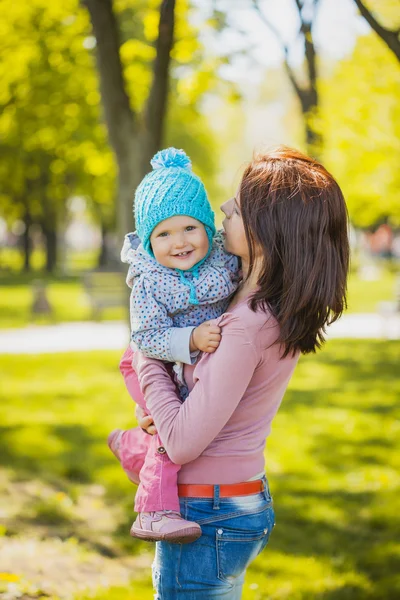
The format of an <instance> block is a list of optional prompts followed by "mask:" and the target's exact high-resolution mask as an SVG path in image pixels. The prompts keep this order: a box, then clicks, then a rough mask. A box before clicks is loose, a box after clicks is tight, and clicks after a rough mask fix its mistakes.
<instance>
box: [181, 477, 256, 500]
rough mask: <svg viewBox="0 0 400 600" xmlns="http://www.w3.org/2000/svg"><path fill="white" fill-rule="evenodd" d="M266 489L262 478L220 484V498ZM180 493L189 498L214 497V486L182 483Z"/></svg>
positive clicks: (244, 494)
mask: <svg viewBox="0 0 400 600" xmlns="http://www.w3.org/2000/svg"><path fill="white" fill-rule="evenodd" d="M263 490H264V483H263V481H262V480H261V479H256V480H255V481H244V482H243V483H229V484H222V485H220V486H219V495H220V498H230V497H231V496H249V495H250V494H258V493H259V492H262V491H263ZM178 495H179V496H182V497H188V498H213V497H214V486H213V485H208V484H205V485H203V484H197V483H180V484H179V485H178Z"/></svg>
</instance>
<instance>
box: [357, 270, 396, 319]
mask: <svg viewBox="0 0 400 600" xmlns="http://www.w3.org/2000/svg"><path fill="white" fill-rule="evenodd" d="M395 279H396V272H395V270H390V271H389V270H388V269H383V270H382V272H381V274H380V276H379V278H378V279H377V280H372V281H366V280H364V279H361V278H360V277H359V276H358V275H357V274H356V273H354V272H352V273H350V276H349V281H348V310H347V312H348V313H369V312H376V311H377V310H378V305H379V303H380V302H384V301H393V300H394V295H395Z"/></svg>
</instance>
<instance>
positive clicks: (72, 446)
mask: <svg viewBox="0 0 400 600" xmlns="http://www.w3.org/2000/svg"><path fill="white" fill-rule="evenodd" d="M399 351H400V343H399V342H398V341H396V342H387V341H385V342H373V341H371V340H363V341H355V340H346V341H339V340H335V341H331V342H328V344H327V345H326V347H325V348H324V349H323V351H322V352H320V353H319V354H318V355H316V356H307V357H303V358H302V359H301V360H300V363H299V366H298V368H297V370H296V372H295V375H294V377H293V379H292V381H291V383H290V386H289V390H288V392H287V394H286V397H285V399H284V401H283V404H282V407H281V409H280V412H279V413H278V416H277V417H276V419H275V420H274V424H273V430H272V434H271V436H270V438H269V441H268V445H267V451H266V464H267V472H268V475H269V479H270V484H271V487H272V490H273V493H274V499H275V510H276V519H277V526H276V528H275V530H274V532H273V534H272V536H271V541H270V544H269V545H268V547H267V549H266V550H265V552H263V553H262V554H261V555H260V556H259V557H258V558H257V559H256V561H255V562H254V563H253V564H252V566H251V567H250V569H249V571H248V574H247V577H246V583H245V589H244V595H243V598H244V600H256V599H257V600H267V599H268V598H280V599H282V600H293V599H294V600H311V599H315V600H317V599H321V598H330V599H332V600H346V599H349V600H350V599H351V600H366V599H374V600H383V599H384V598H385V599H386V598H396V597H398V596H399V594H400V587H399V579H398V575H397V574H398V572H399V570H400V564H399V555H400V554H399V552H400V546H399V543H398V540H399V539H400V537H399V536H400V530H399V520H398V508H397V506H398V495H399V487H400V479H399V467H400V464H399V453H398V450H397V440H398V436H399V434H400V430H399V405H398V399H399V394H400V383H399V380H398V378H397V377H396V374H397V371H398V364H397V363H398V355H399ZM118 359H119V353H115V352H94V353H75V354H56V355H52V356H50V355H41V356H19V357H18V358H17V359H16V358H15V357H7V356H1V357H0V364H1V370H2V372H3V373H4V376H3V380H2V382H3V383H4V385H3V386H2V393H3V397H2V402H1V404H0V406H1V409H0V423H1V429H2V432H1V436H0V446H1V448H0V466H1V468H0V492H1V499H0V502H1V507H2V511H3V520H4V524H5V527H6V534H7V531H8V532H9V533H8V535H9V537H8V538H7V544H8V549H10V547H11V544H16V543H18V544H19V552H18V553H17V554H16V555H15V556H16V558H15V559H14V563H13V573H15V574H16V575H15V577H17V578H18V577H19V578H21V577H23V575H24V570H25V569H27V566H26V565H30V564H31V561H26V563H25V566H22V565H23V557H24V556H25V554H26V552H27V550H26V549H25V547H26V548H27V549H28V550H29V548H32V545H33V543H35V544H36V545H37V546H38V548H39V547H40V545H39V542H38V541H36V542H34V541H33V540H37V539H38V538H40V539H41V540H43V541H42V542H40V543H41V544H45V543H46V544H50V543H52V544H53V545H52V546H51V548H52V558H50V557H49V558H48V559H47V560H48V561H49V564H50V566H51V568H50V569H49V567H46V565H45V564H43V569H44V571H43V572H44V573H45V577H43V575H42V579H44V583H43V588H44V589H45V590H48V587H49V586H51V585H53V587H54V586H55V588H56V589H58V590H59V594H60V595H61V596H62V595H63V592H64V593H65V590H66V589H68V590H69V596H68V597H69V598H72V597H75V598H76V599H77V600H78V599H79V600H83V599H85V600H86V599H88V598H96V599H97V600H103V598H108V599H110V600H119V599H120V598H132V599H133V598H138V597H140V598H143V600H150V598H151V597H152V591H151V583H150V562H151V556H150V555H149V552H150V551H151V549H152V547H151V546H150V545H149V544H145V543H139V544H135V543H134V542H133V540H131V539H130V538H129V536H128V533H127V527H128V524H129V521H130V519H131V518H132V508H131V493H132V487H131V485H130V484H129V482H128V480H127V479H126V478H125V477H124V476H123V474H122V472H121V470H120V467H119V465H118V464H117V462H116V460H115V458H114V457H113V456H112V455H111V453H110V452H109V450H108V448H107V445H106V442H105V440H106V436H107V433H108V431H109V430H111V429H112V428H113V427H115V426H122V427H129V426H131V425H133V423H134V419H133V406H132V404H131V401H130V399H129V397H128V396H127V393H126V391H125V389H124V385H123V382H122V379H121V377H120V375H119V373H118V369H117V364H118ZM77 465H79V467H80V479H79V480H77V479H76V478H74V479H71V478H70V477H69V472H70V470H71V468H72V467H76V466H77ZM3 476H6V477H8V479H7V481H8V483H7V484H6V485H3V484H2V483H1V482H2V481H3V479H2V478H3ZM57 505H58V508H57V509H55V510H53V513H52V507H54V506H57ZM43 506H45V509H43ZM32 507H33V508H32ZM49 507H50V508H49ZM121 508H122V509H123V513H122V514H121ZM36 509H39V513H40V512H41V514H43V510H44V511H45V513H46V518H47V520H46V522H45V523H42V524H39V523H38V522H36V523H35V522H34V521H32V520H31V518H30V517H31V514H32V511H33V510H36ZM55 512H56V513H57V518H55V517H54V522H52V518H51V517H52V515H54V513H55ZM60 519H61V520H62V521H63V522H61V520H60ZM42 521H43V519H42ZM122 523H125V529H124V528H122V529H121V528H119V527H118V525H119V524H122ZM116 531H118V535H116V533H115V532H116ZM60 534H61V536H62V539H65V540H68V539H70V540H71V542H70V543H69V542H68V541H65V542H63V543H61V542H60V543H57V544H54V543H53V542H51V540H52V539H54V536H57V537H59V536H60ZM32 536H35V537H32ZM71 536H73V537H72V538H71ZM24 540H25V541H24ZM126 544H127V545H131V546H130V548H129V550H128V549H127V546H126ZM72 548H75V549H76V550H74V552H75V554H74V556H75V563H74V569H73V570H72V569H71V568H70V569H67V568H66V569H65V572H64V573H63V577H62V580H61V579H60V578H59V573H58V572H57V564H59V563H60V561H61V560H62V559H63V558H64V555H65V553H66V552H68V553H71V551H72ZM132 550H133V552H134V557H133V558H132V557H129V556H126V557H125V556H121V553H122V552H127V554H128V555H131V554H132ZM1 551H2V546H1V538H0V556H2V555H1ZM43 551H44V547H43ZM43 551H42V553H43ZM39 554H40V550H39V549H38V555H39ZM4 556H7V555H4ZM88 556H89V557H93V556H97V557H98V559H97V560H98V561H101V562H98V563H96V564H95V567H96V569H95V570H94V567H93V566H91V565H92V562H91V560H92V559H91V560H90V561H89V562H88ZM106 556H113V557H114V558H113V559H107V560H106V558H105V557H106ZM18 557H20V558H18ZM128 559H130V560H132V561H133V562H132V563H131V566H130V573H131V574H132V575H134V574H136V576H137V578H138V579H137V580H136V581H133V582H132V583H131V584H128V583H126V584H121V580H122V579H123V578H122V575H121V574H119V579H118V578H117V579H116V578H115V576H114V577H112V576H111V575H110V576H108V574H109V573H111V572H110V569H111V566H113V568H114V569H115V568H116V567H117V566H120V567H121V566H122V565H124V564H126V563H125V561H126V560H128ZM51 560H53V562H51ZM46 569H47V570H46ZM99 569H100V570H104V573H105V574H107V581H108V584H104V583H103V584H101V582H99V584H97V585H100V586H101V585H103V586H105V587H104V588H99V589H98V591H97V592H96V590H95V589H93V584H94V582H96V581H97V580H96V579H95V575H96V573H98V572H99ZM95 572H96V573H95ZM12 576H13V575H12V574H7V577H8V580H9V581H10V577H12ZM32 577H33V575H32ZM60 581H62V584H61V585H62V589H61V587H60ZM71 582H73V586H74V587H73V589H72V590H71V589H70V588H69V587H68V586H69V585H72V584H71ZM0 585H1V576H0ZM21 585H22V583H21ZM118 586H119V587H118ZM82 587H88V588H91V590H92V592H91V593H90V594H89V593H84V592H82V591H80V589H82ZM43 588H42V589H43ZM72 591H73V592H74V593H72ZM134 592H135V593H134ZM53 593H54V592H53ZM31 597H37V596H36V595H35V594H34V592H32V596H31ZM50 597H51V598H53V597H54V596H53V594H51V595H50Z"/></svg>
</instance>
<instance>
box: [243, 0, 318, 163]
mask: <svg viewBox="0 0 400 600" xmlns="http://www.w3.org/2000/svg"><path fill="white" fill-rule="evenodd" d="M252 2H253V7H254V9H255V10H256V12H257V14H258V15H259V17H260V18H261V20H262V21H263V23H264V24H265V25H266V26H267V27H268V29H270V31H272V32H273V34H274V35H275V37H276V38H277V39H278V41H279V42H280V44H281V47H282V50H283V54H284V65H285V69H286V72H287V74H288V77H289V80H290V82H291V84H292V87H293V89H294V91H295V93H296V96H297V98H298V100H299V102H300V106H301V112H302V115H303V122H304V131H305V139H306V146H307V150H308V152H309V154H312V155H318V153H319V152H320V148H321V144H322V136H321V132H318V130H317V129H316V128H315V127H314V125H313V121H314V119H315V117H316V115H317V113H318V102H319V98H318V89H317V79H318V73H317V52H316V48H315V44H314V39H313V33H312V30H313V25H314V23H315V17H316V13H317V8H318V2H319V0H309V1H307V0H295V5H296V9H297V11H298V15H299V20H300V31H299V33H300V35H302V37H303V39H304V57H305V66H306V77H305V80H306V81H305V83H303V82H302V80H301V77H299V76H298V75H297V74H296V72H295V71H294V69H293V68H292V66H291V64H290V62H289V50H290V49H289V46H288V45H287V44H286V42H285V40H284V39H283V38H282V36H281V34H280V32H279V31H278V30H277V29H276V27H275V26H274V25H273V24H272V23H271V21H270V20H269V19H268V17H267V16H266V14H265V11H263V10H262V9H261V6H260V2H259V0H252Z"/></svg>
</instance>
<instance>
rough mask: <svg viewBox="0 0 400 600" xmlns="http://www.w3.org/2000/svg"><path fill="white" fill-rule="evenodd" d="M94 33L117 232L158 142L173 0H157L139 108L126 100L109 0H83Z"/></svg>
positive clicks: (116, 28)
mask: <svg viewBox="0 0 400 600" xmlns="http://www.w3.org/2000/svg"><path fill="white" fill-rule="evenodd" d="M82 1H83V3H84V4H85V5H86V7H87V8H88V11H89V14H90V18H91V22H92V27H93V32H94V35H95V37H96V41H97V44H96V50H97V64H98V70H99V74H100V90H101V96H102V99H103V107H104V116H105V121H106V124H107V128H108V133H109V138H110V142H111V145H112V147H113V150H114V153H115V156H116V160H117V163H118V199H117V225H118V233H119V234H120V236H121V237H122V235H123V233H124V232H125V231H126V223H127V222H129V220H130V218H131V214H132V213H131V210H132V208H131V206H132V195H133V190H134V189H135V188H136V187H137V185H138V184H139V182H140V181H141V179H142V178H143V176H144V174H145V173H146V171H147V170H148V168H147V165H148V162H149V160H150V158H151V157H152V155H153V154H154V153H155V152H156V151H157V150H158V148H159V147H160V145H161V139H162V133H163V125H164V120H165V112H166V103H167V94H168V79H169V65H170V60H171V50H172V47H173V35H174V22H175V0H162V2H161V5H160V12H159V25H158V36H157V40H156V43H155V50H156V54H155V58H154V62H153V80H152V85H151V88H150V91H149V93H148V97H147V102H146V105H145V107H144V109H143V110H142V112H141V113H139V112H138V111H137V110H135V109H134V108H133V106H132V104H131V102H130V100H129V96H128V93H127V85H126V78H125V74H124V69H123V65H122V62H121V56H120V46H121V33H120V29H119V25H118V22H117V18H116V15H115V12H114V10H113V2H112V0H82Z"/></svg>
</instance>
